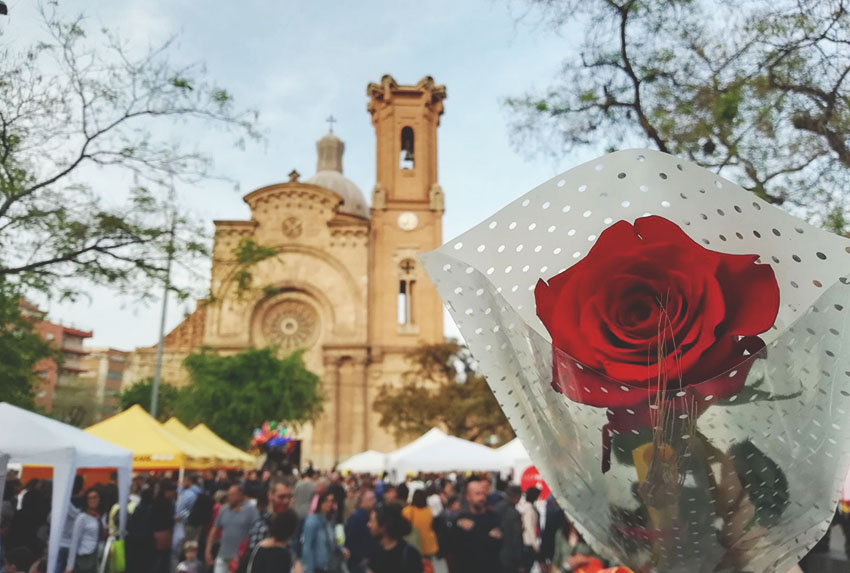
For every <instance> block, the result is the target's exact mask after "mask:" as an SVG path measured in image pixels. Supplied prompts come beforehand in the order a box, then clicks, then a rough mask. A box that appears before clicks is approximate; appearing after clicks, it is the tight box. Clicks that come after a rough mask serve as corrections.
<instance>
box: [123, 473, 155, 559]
mask: <svg viewBox="0 0 850 573" xmlns="http://www.w3.org/2000/svg"><path fill="white" fill-rule="evenodd" d="M153 494H154V490H153V488H152V487H150V486H149V485H146V486H144V487H142V489H141V491H140V492H139V503H138V505H137V506H136V509H135V510H133V514H132V515H131V516H130V517H129V519H128V520H127V537H126V538H125V542H124V553H125V561H126V564H127V573H150V571H151V569H153V555H154V538H153Z"/></svg>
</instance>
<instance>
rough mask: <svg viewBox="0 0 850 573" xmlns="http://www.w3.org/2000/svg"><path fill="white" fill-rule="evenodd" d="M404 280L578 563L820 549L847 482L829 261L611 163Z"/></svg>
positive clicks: (664, 162)
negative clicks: (456, 341) (581, 548)
mask: <svg viewBox="0 0 850 573" xmlns="http://www.w3.org/2000/svg"><path fill="white" fill-rule="evenodd" d="M423 260H424V262H425V265H426V268H427V270H428V273H429V275H430V276H431V278H432V280H433V281H434V283H435V285H436V287H437V289H438V291H439V292H440V294H441V296H442V297H443V300H444V302H445V304H446V306H447V307H448V309H449V311H450V313H451V315H452V317H453V319H454V320H455V322H456V323H457V324H458V327H459V328H460V330H461V332H462V333H463V335H464V338H465V339H466V342H467V343H468V344H469V347H470V349H471V350H472V352H473V354H474V355H475V357H476V359H477V360H478V361H479V363H480V367H481V370H482V372H483V373H484V374H485V375H486V376H487V379H488V381H489V383H490V386H491V388H492V390H493V392H494V394H495V395H496V397H497V398H498V400H499V403H500V404H501V406H502V408H503V409H504V411H505V413H506V414H507V416H508V418H509V419H510V421H511V424H512V425H513V427H514V429H515V430H516V433H517V435H518V436H519V437H520V438H521V440H522V441H523V444H524V445H525V446H526V448H527V449H528V451H529V453H530V454H531V457H532V461H533V462H534V463H535V465H536V466H537V468H539V469H540V472H541V474H542V476H543V477H544V478H545V480H546V482H547V483H548V484H549V485H550V487H551V488H552V491H553V493H554V495H555V496H556V497H557V499H558V501H559V503H561V505H562V507H563V508H564V509H565V511H566V512H567V513H568V514H569V515H570V517H571V519H573V520H574V521H575V523H576V525H577V527H578V528H579V530H580V531H581V533H582V534H583V536H584V537H585V539H587V540H588V542H590V544H591V545H592V546H593V547H594V549H595V550H596V551H598V552H599V553H600V554H602V555H605V556H606V557H608V558H610V559H611V560H612V561H614V562H616V563H620V564H622V565H626V566H628V567H630V568H631V569H633V570H634V571H636V572H639V573H641V572H650V571H658V572H678V571H682V572H684V571H687V572H689V573H690V572H715V571H730V572H731V571H751V572H767V571H771V572H772V571H777V572H779V573H784V571H787V570H788V569H789V568H791V567H792V566H793V565H794V564H795V563H796V562H797V561H798V560H799V558H800V557H801V556H802V555H804V554H805V553H806V552H807V551H808V550H809V549H810V548H811V547H812V546H813V545H814V544H815V543H816V542H817V541H818V539H820V537H821V536H822V535H823V534H824V532H825V530H826V528H827V526H828V524H829V522H830V520H831V519H832V517H833V515H834V512H835V507H836V504H837V502H838V496H839V492H840V490H841V485H842V483H843V479H844V476H845V475H846V474H847V470H848V465H850V451H849V450H848V444H847V441H846V440H845V439H844V435H845V434H846V433H848V432H850V416H848V410H850V354H849V353H848V352H846V351H845V344H847V342H848V338H850V328H848V325H847V324H846V322H847V320H848V318H850V289H848V286H847V283H848V281H847V280H846V279H845V278H844V276H845V274H847V271H848V269H850V241H847V240H845V239H843V238H841V237H838V236H836V235H832V234H829V233H827V232H825V231H823V230H820V229H817V228H814V227H812V226H810V225H808V224H806V223H804V222H802V221H800V220H798V219H796V218H794V217H792V216H791V215H788V214H787V213H784V212H782V211H780V210H778V209H775V208H773V207H771V206H770V205H768V204H766V203H764V202H762V201H760V200H759V199H757V198H756V197H754V196H753V195H752V194H750V193H748V192H746V191H744V190H743V189H741V188H740V187H737V186H736V185H735V184H733V183H731V182H729V181H726V180H724V179H721V178H719V177H718V176H716V175H714V174H712V173H711V172H709V171H707V170H704V169H702V168H700V167H697V166H694V165H691V164H688V163H685V162H682V161H679V160H677V159H676V158H675V157H672V156H669V155H666V154H663V153H658V152H651V151H622V152H617V153H614V154H611V155H608V156H605V157H603V158H601V159H598V160H594V161H591V162H589V163H586V164H584V165H582V166H579V167H577V168H575V169H572V170H570V171H567V172H566V173H564V174H562V175H561V176H559V177H555V178H554V179H552V180H550V181H548V182H546V183H544V184H543V185H541V186H540V187H538V188H536V189H534V190H532V191H530V192H529V193H527V194H526V195H524V196H522V197H520V198H519V199H518V200H516V201H515V202H514V203H512V204H510V205H508V206H507V207H506V208H504V209H502V210H501V211H499V212H498V213H496V214H494V215H493V216H491V217H488V218H487V219H486V220H485V221H484V222H482V223H481V224H479V225H478V226H476V227H474V228H472V229H471V230H469V231H467V232H466V233H464V234H463V235H461V236H460V237H458V238H457V239H455V240H453V241H450V242H449V243H447V244H446V245H444V246H443V247H441V248H439V249H437V250H436V251H433V252H431V253H428V254H426V255H424V256H423Z"/></svg>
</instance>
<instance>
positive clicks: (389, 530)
mask: <svg viewBox="0 0 850 573" xmlns="http://www.w3.org/2000/svg"><path fill="white" fill-rule="evenodd" d="M412 528H413V526H412V525H410V522H408V521H407V520H406V519H405V518H404V516H402V514H401V508H400V507H399V506H398V505H396V504H394V503H388V504H385V505H382V506H380V507H376V508H375V509H373V510H372V514H371V515H370V516H369V532H370V533H371V534H372V537H374V538H375V539H377V540H378V543H379V545H380V547H379V548H378V550H377V551H376V552H375V553H374V554H373V555H372V557H371V558H370V559H369V570H370V571H372V573H423V570H424V568H423V566H422V555H421V554H420V553H419V552H418V551H417V550H416V549H415V548H413V547H411V546H410V545H408V543H407V542H406V541H405V540H404V536H405V535H408V534H409V533H410V531H411V529H412Z"/></svg>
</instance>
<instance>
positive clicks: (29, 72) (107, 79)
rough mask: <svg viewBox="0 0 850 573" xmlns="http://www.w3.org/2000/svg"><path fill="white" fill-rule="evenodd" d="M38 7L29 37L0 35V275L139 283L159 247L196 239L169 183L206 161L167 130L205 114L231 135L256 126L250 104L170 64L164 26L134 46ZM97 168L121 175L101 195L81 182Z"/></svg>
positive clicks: (179, 254)
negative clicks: (36, 25)
mask: <svg viewBox="0 0 850 573" xmlns="http://www.w3.org/2000/svg"><path fill="white" fill-rule="evenodd" d="M41 8H42V9H41V15H42V19H43V29H44V34H43V36H42V37H40V38H38V39H37V40H36V41H35V42H34V43H33V44H32V45H30V46H28V47H24V48H21V47H18V46H15V45H3V44H2V36H0V279H5V280H7V281H15V282H18V283H20V284H23V285H26V286H29V287H35V288H38V289H42V290H48V291H52V292H57V291H58V293H59V294H61V295H65V296H72V295H73V294H75V293H77V292H79V289H80V286H79V285H80V279H82V280H88V281H91V282H93V283H96V284H101V285H104V284H105V285H111V286H114V287H116V288H118V289H122V290H125V291H129V292H132V293H135V294H140V295H143V296H144V295H148V293H149V292H150V291H149V289H148V285H149V284H150V280H152V279H153V280H157V281H159V280H160V279H162V277H163V275H164V273H165V267H166V259H167V255H168V254H169V253H170V254H173V255H174V256H175V257H176V259H177V260H178V261H188V260H192V259H193V257H196V256H206V254H207V251H208V248H207V241H206V239H204V238H203V231H202V230H201V229H200V228H199V227H198V226H197V225H195V224H193V223H192V222H191V221H190V220H189V219H188V218H187V217H185V216H181V215H178V214H177V212H176V205H175V200H174V196H173V189H174V185H175V182H176V183H181V182H183V183H196V182H198V181H201V180H203V179H205V178H207V177H210V176H213V172H212V166H211V162H210V159H209V157H207V156H206V155H204V154H203V153H202V152H200V151H198V150H197V149H196V147H195V144H194V143H192V145H191V146H190V145H188V143H189V142H181V140H180V138H179V134H178V133H177V131H176V129H177V128H179V129H184V130H185V128H186V127H188V126H198V125H210V124H211V125H215V126H220V127H222V128H224V129H225V130H227V131H229V132H230V133H231V134H233V135H234V136H235V137H236V138H237V143H241V142H242V140H243V139H244V138H245V137H257V135H258V134H257V131H256V129H255V124H256V114H254V113H252V112H246V111H241V110H237V109H236V108H235V107H234V103H233V98H232V97H231V95H230V94H229V93H228V92H227V90H225V89H223V88H221V87H220V86H218V85H216V84H214V83H212V82H211V81H210V80H209V79H208V78H207V77H206V73H205V71H204V69H203V67H202V66H199V65H188V66H183V65H177V64H175V63H173V62H172V59H171V55H172V53H173V51H174V40H173V39H172V40H169V41H166V42H165V43H163V44H160V45H157V46H154V47H152V48H150V49H149V50H148V51H145V52H143V53H136V52H135V51H134V50H132V49H130V48H129V47H128V46H127V44H126V43H125V42H123V41H122V40H121V39H120V38H118V37H116V36H115V35H114V34H112V33H111V32H110V31H109V30H100V31H94V32H93V31H92V29H91V27H90V26H89V25H88V24H89V23H88V22H87V21H86V20H85V19H83V18H82V17H76V18H71V19H68V18H66V17H64V16H63V15H61V14H60V13H59V8H58V3H57V2H50V3H47V4H44V5H42V7H41ZM103 175H111V176H114V177H116V178H117V179H118V180H121V181H125V180H126V181H128V185H127V186H129V187H130V188H129V189H127V188H124V187H121V188H117V189H110V191H109V194H108V196H104V195H103V194H102V193H99V192H97V191H96V190H95V189H93V188H92V187H91V186H90V185H89V184H87V181H92V180H94V179H95V177H101V176H103ZM129 181H132V182H133V183H132V184H130V183H129ZM172 228H173V229H176V232H175V233H174V234H175V240H174V241H172V240H171V237H172Z"/></svg>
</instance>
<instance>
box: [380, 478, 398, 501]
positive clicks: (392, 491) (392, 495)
mask: <svg viewBox="0 0 850 573" xmlns="http://www.w3.org/2000/svg"><path fill="white" fill-rule="evenodd" d="M397 501H398V488H396V486H394V485H392V484H390V483H387V482H386V481H385V482H384V498H383V499H382V500H381V505H386V504H388V503H394V502H397Z"/></svg>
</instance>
